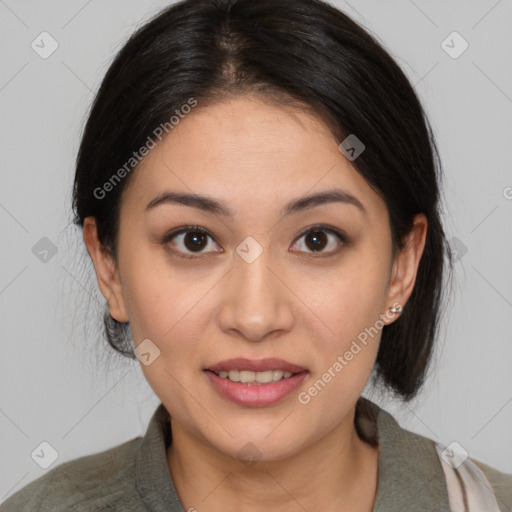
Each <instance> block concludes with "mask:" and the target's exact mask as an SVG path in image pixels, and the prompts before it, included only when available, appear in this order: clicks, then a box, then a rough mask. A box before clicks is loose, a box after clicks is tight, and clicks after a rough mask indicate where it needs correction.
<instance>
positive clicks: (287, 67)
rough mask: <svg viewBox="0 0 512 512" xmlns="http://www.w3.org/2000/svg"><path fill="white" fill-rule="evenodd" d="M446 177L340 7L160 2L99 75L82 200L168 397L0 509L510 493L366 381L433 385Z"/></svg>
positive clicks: (127, 347) (470, 505)
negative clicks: (366, 392) (132, 427)
mask: <svg viewBox="0 0 512 512" xmlns="http://www.w3.org/2000/svg"><path fill="white" fill-rule="evenodd" d="M440 180H441V168H440V165H439V162H438V156H437V150H436V146H435V142H434V138H433V136H432V133H431V129H430V126H429V123H428V120H427V119H426V118H425V115H424V112H423V109H422V107H421V105H420V103H419V101H418V98H417V96H416V94H415V93H414V90H413V88H412V87H411V85H410V84H409V82H408V81H407V79H406V77H405V75H404V74H403V72H402V71H401V70H400V68H399V67H398V65H397V64H396V63H395V62H394V61H393V60H392V58H391V57H390V56H389V54H388V53H387V52H386V51H385V50H384V49H383V48H382V47H381V46H380V45H379V43H378V42H376V40H375V39H373V38H372V37H371V36H370V35H369V34H368V33H367V32H366V31H365V30H363V28H361V27H360V26H359V25H357V24H356V23H355V22H354V21H352V20H351V19H349V18H348V17H347V16H346V15H345V14H343V13H342V12H340V11H338V10H336V9H335V8H333V7H332V6H329V5H328V4H325V3H322V2H320V1H318V0H282V1H280V2H275V1H274V0H209V1H208V0H195V1H191V0H185V1H184V2H180V3H178V4H175V5H172V6H171V7H169V8H168V9H166V10H165V11H163V12H162V13H160V14H159V15H158V16H156V17H155V18H154V19H153V20H151V21H150V22H149V23H147V24H146V25H144V26H143V27H142V28H140V29H139V30H138V31H137V32H136V33H135V34H134V35H133V36H132V37H131V38H130V40H129V41H128V42H127V44H126V45H125V46H124V48H123V49H122V50H121V51H120V53H119V54H118V56H117V58H116V59H115V61H114V62H113V63H112V65H111V66H110V68H109V70H108V72H107V74H106V76H105V79H104V81H103V83H102V85H101V88H100V90H99V92H98V94H97V97H96V99H95V102H94V105H93V108H92V110H91V113H90V117H89V119H88V122H87V125H86V129H85V132H84V134H83V139H82V142H81V146H80V150H79V154H78V158H77V170H76V177H75V186H74V204H73V206H74V212H75V223H76V224H77V225H79V226H81V227H82V228H83V237H84V242H85V244H86V247H87V250H88V253H89V255H90V257H91V259H92V261H93V263H94V267H95V270H96V276H97V280H98V285H99V288H100V290H101V292H102V294H103V295H104V297H105V300H106V302H107V304H108V307H107V311H106V315H105V332H106V334H107V339H108V341H109V343H110V344H111V345H112V346H113V347H114V348H115V349H116V350H118V351H119V352H120V353H122V354H124V355H126V356H129V357H137V358H138V359H139V361H140V363H141V368H142V370H143V372H144V375H145V377H146V379H147V381H148V382H149V384H150V385H151V387H152V389H153V390H154V392H155V393H156V395H157V396H158V397H159V399H160V400H161V405H160V406H159V407H158V409H157V410H156V411H155V413H154V415H153V417H152V419H151V422H150V424H149V426H148V430H147V432H146V435H145V436H144V437H141V438H136V439H134V440H132V441H129V442H127V443H124V444H122V445H119V446H116V447H113V448H112V449H110V450H107V451H105V452H102V453H98V454H93V455H89V456H87V457H81V458H79V459H76V460H74V461H70V462H67V463H64V464H61V465H60V466H58V467H56V468H54V469H52V470H50V471H49V472H48V473H47V474H45V475H44V476H43V477H41V478H39V479H38V480H36V481H34V482H31V483H30V484H29V485H27V486H26V487H25V488H23V489H22V490H21V491H19V492H17V493H16V494H15V495H14V496H12V497H11V498H10V499H9V500H8V501H7V502H6V503H5V504H4V505H3V506H2V507H0V510H1V511H2V512H3V511H8V510H38V511H40V510H52V511H55V510H76V511H79V510H123V511H130V510H133V511H135V510H153V511H160V510H161V511H163V510H172V511H184V510H187V511H193V510H197V511H203V510H204V511H209V512H216V511H220V510H250V511H260V510H268V509H270V508H271V509H272V510H275V511H276V510H277V511H281V510H286V511H289V510H308V511H312V510H333V511H334V510H357V511H368V512H369V511H384V510H393V511H396V510H409V511H411V510H449V509H451V510H465V509H468V510H487V511H498V510H501V511H504V510H510V507H512V497H511V488H512V475H506V474H504V473H502V472H499V471H497V470H496V469H494V468H491V467H489V466H487V465H485V464H483V463H481V462H479V461H475V460H473V459H471V458H467V457H466V456H464V454H463V453H462V452H460V450H459V451H457V447H456V446H455V447H454V446H448V447H442V446H440V445H437V444H436V443H434V442H433V441H432V440H431V439H428V438H426V437H422V436H420V435H417V434H415V433H412V432H409V431H407V430H405V429H403V428H401V427H400V426H399V425H398V423H397V422H396V421H395V420H394V418H393V417H392V416H391V415H390V414H389V413H387V412H386V411H384V410H383V409H381V408H379V407H378V406H377V405H376V404H374V403H373V402H371V401H370V400H368V399H366V398H364V397H362V396H361V393H362V391H363V388H364V387H365V385H366V383H367V382H368V381H369V379H370V377H371V382H372V384H373V385H374V386H377V385H382V386H384V387H385V388H387V389H389V390H390V391H392V392H393V393H394V395H395V396H396V397H397V398H398V399H401V400H403V401H408V400H411V399H412V398H413V397H414V396H416V395H417V393H418V391H419V389H420V388H421V386H422V384H423V381H424V377H425V375H426V371H427V369H428V365H429V362H430V359H431V354H432V351H433V347H434V342H435V339H436V335H437V331H438V326H439V314H440V307H441V305H442V299H443V297H444V288H443V286H442V280H443V276H444V275H446V274H445V259H446V262H447V263H448V264H450V268H451V263H452V262H451V257H450V252H449V251H447V250H446V249H447V244H446V240H445V234H444V231H443V227H442V225H441V221H440V205H439V196H440ZM127 334H129V335H130V336H127ZM132 340H133V345H132Z"/></svg>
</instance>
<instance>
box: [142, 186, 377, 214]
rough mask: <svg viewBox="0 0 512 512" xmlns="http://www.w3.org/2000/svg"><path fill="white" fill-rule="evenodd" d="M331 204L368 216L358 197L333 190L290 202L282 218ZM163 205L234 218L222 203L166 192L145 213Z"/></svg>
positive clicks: (155, 199) (154, 200)
mask: <svg viewBox="0 0 512 512" xmlns="http://www.w3.org/2000/svg"><path fill="white" fill-rule="evenodd" d="M329 203H343V204H347V205H352V206H355V207H356V208H358V209H359V210H360V211H361V212H362V213H363V214H364V215H368V212H367V211H366V209H365V207H364V206H363V204H362V203H361V201H360V200H359V199H358V198H357V197H355V196H354V195H352V194H351V193H349V192H347V191H345V190H342V189H333V190H326V191H323V192H318V193H316V194H311V195H307V196H304V197H300V198H298V199H294V200H293V201H290V202H289V203H288V204H286V205H285V206H284V207H283V208H282V209H281V216H282V217H286V216H288V215H291V214H294V213H298V212H301V211H304V210H307V209H309V208H313V207H315V206H320V205H323V204H329ZM161 204H181V205H185V206H191V207H192V208H197V209H199V210H203V211H205V212H208V213H214V214H219V215H224V216H226V217H233V216H234V211H233V210H232V209H231V208H230V207H229V206H227V205H226V204H225V203H223V202H221V201H218V200H216V199H213V198H211V197H207V196H202V195H198V194H185V193H179V192H172V191H165V192H163V193H162V194H160V195H159V196H157V197H155V198H154V199H152V200H151V201H150V202H149V203H148V204H147V206H146V208H145V209H144V211H145V212H147V211H149V210H152V209H153V208H155V207H156V206H159V205H161Z"/></svg>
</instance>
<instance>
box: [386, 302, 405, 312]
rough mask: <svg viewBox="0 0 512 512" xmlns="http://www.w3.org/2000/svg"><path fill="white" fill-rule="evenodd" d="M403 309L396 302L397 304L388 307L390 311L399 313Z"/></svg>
mask: <svg viewBox="0 0 512 512" xmlns="http://www.w3.org/2000/svg"><path fill="white" fill-rule="evenodd" d="M402 310H403V307H402V306H401V305H400V304H398V305H397V306H393V307H392V308H389V311H391V313H401V312H402Z"/></svg>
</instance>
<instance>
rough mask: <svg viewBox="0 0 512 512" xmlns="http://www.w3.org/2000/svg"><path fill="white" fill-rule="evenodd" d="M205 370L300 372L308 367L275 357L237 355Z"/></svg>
mask: <svg viewBox="0 0 512 512" xmlns="http://www.w3.org/2000/svg"><path fill="white" fill-rule="evenodd" d="M205 370H211V371H212V372H216V373H218V372H221V371H229V370H248V371H253V372H264V371H266V370H282V371H284V372H291V373H299V372H303V371H305V370H306V368H303V367H302V366H297V365H296V364H292V363H289V362H288V361H285V360H284V359H278V358H275V357H269V358H266V359H246V358H245V357H236V358H234V359H226V360H224V361H220V362H219V363H216V364H214V365H212V366H208V367H207V368H205Z"/></svg>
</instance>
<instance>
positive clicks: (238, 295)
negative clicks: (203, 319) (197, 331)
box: [218, 250, 294, 341]
mask: <svg viewBox="0 0 512 512" xmlns="http://www.w3.org/2000/svg"><path fill="white" fill-rule="evenodd" d="M226 279H227V282H226V283H225V285H224V286H225V287H224V291H225V292H224V294H223V296H222V299H221V300H222V304H221V307H220V309H219V311H218V322H219V325H220V328H221V329H222V330H223V331H224V332H226V333H228V334H231V335H236V336H238V337H240V338H245V339H247V340H250V341H262V340H264V339H267V338H269V337H271V336H275V335H276V333H277V332H279V331H282V332H287V331H289V330H290V329H291V328H292V326H293V322H294V308H293V293H292V292H291V291H290V288H289V287H287V283H286V282H285V279H286V278H285V276H283V272H282V271H281V272H280V271H279V265H278V264H277V263H276V262H275V261H271V258H270V251H269V250H263V252H262V253H261V254H260V255H259V256H258V257H257V258H256V260H254V261H252V262H248V261H246V260H245V259H244V258H243V257H240V256H239V255H238V254H235V256H234V262H233V268H232V269H231V271H230V272H229V274H228V275H227V276H226ZM288 286H289V285H288Z"/></svg>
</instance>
